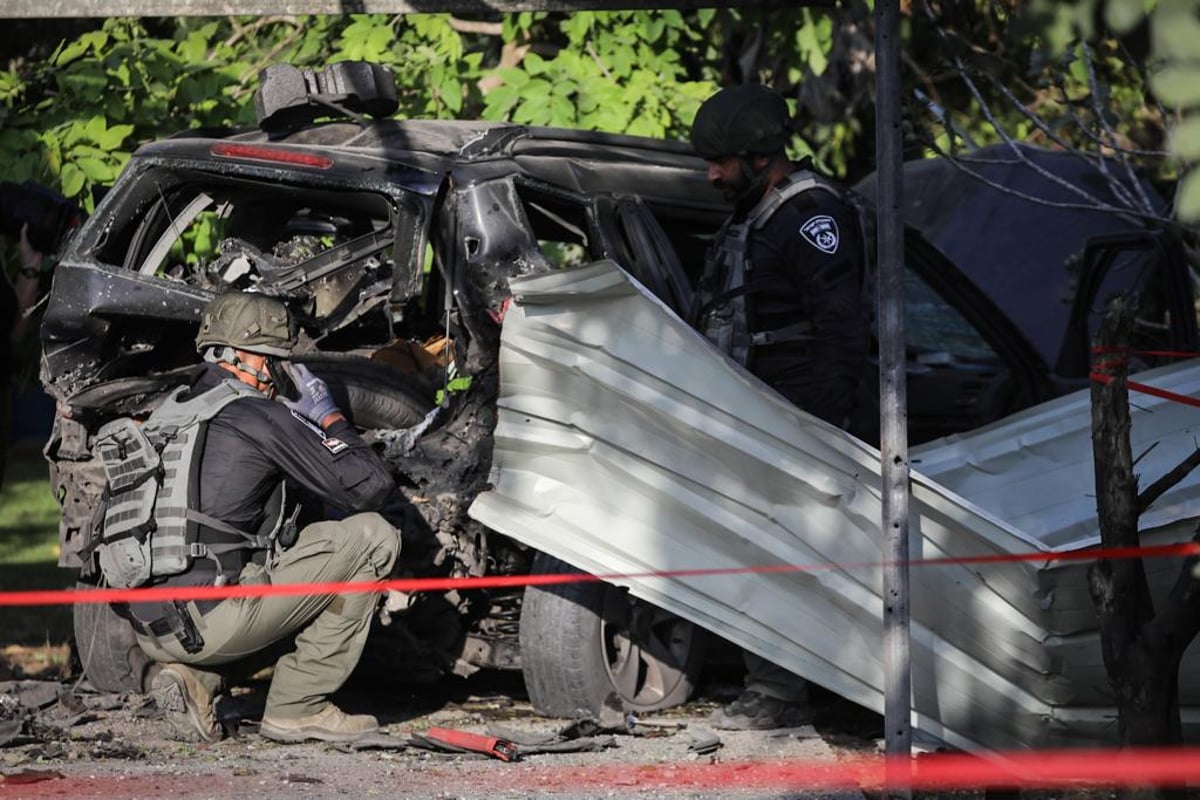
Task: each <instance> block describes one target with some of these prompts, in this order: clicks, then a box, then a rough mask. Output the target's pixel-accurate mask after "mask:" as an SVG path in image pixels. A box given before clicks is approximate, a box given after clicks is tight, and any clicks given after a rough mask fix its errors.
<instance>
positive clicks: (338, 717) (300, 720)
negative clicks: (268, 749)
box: [258, 703, 379, 742]
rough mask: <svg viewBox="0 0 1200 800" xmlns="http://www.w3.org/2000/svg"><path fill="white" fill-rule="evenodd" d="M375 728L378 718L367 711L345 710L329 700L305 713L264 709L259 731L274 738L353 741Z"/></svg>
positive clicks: (277, 740) (377, 727)
mask: <svg viewBox="0 0 1200 800" xmlns="http://www.w3.org/2000/svg"><path fill="white" fill-rule="evenodd" d="M378 730H379V722H378V721H377V720H376V719H375V718H374V717H372V716H371V715H370V714H347V713H346V712H344V711H342V710H341V709H340V708H338V707H337V706H335V705H334V704H333V703H330V704H329V705H327V706H325V708H323V709H321V710H320V711H318V712H317V713H315V714H309V715H308V716H305V717H276V716H273V715H272V714H271V713H270V712H267V713H265V714H263V718H262V727H260V728H259V729H258V732H259V733H261V734H262V735H263V736H265V737H266V738H268V739H272V740H274V741H276V742H303V741H307V740H308V739H319V740H320V741H323V742H352V741H354V740H355V739H361V738H362V737H364V736H366V735H367V734H371V733H375V732H376V731H378Z"/></svg>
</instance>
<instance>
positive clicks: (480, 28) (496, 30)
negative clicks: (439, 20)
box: [450, 17, 504, 36]
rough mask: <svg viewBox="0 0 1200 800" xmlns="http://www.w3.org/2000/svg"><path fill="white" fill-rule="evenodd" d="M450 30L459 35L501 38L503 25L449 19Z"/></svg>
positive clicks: (500, 23) (472, 20)
mask: <svg viewBox="0 0 1200 800" xmlns="http://www.w3.org/2000/svg"><path fill="white" fill-rule="evenodd" d="M450 29H451V30H454V31H458V32H459V33H478V34H482V35H484V36H503V35H504V23H502V22H483V21H482V20H474V19H459V18H458V17H450Z"/></svg>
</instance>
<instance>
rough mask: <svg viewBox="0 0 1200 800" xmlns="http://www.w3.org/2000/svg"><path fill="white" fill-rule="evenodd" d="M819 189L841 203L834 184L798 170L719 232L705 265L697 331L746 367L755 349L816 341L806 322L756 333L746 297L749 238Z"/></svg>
mask: <svg viewBox="0 0 1200 800" xmlns="http://www.w3.org/2000/svg"><path fill="white" fill-rule="evenodd" d="M809 189H820V190H823V191H826V192H831V193H832V194H833V195H834V196H836V197H838V198H841V197H842V193H841V192H840V191H838V189H837V188H836V187H835V186H834V185H833V184H832V183H830V182H829V181H826V180H825V179H823V178H821V177H820V176H818V175H816V174H814V173H813V172H810V171H809V170H806V169H799V170H796V171H794V172H792V173H791V174H789V175H788V176H787V177H786V178H784V179H783V180H782V181H780V182H779V184H777V185H776V186H774V187H773V188H772V189H771V190H770V191H769V192H767V193H766V195H764V196H763V199H762V200H759V201H758V204H757V205H755V206H754V208H752V209H750V213H749V214H747V215H746V218H745V219H743V220H742V221H741V222H739V223H736V224H734V223H733V221H732V220H730V221H727V222H726V223H725V224H724V225H723V226H722V227H721V229H720V230H719V231H718V232H717V236H716V239H715V240H714V241H713V244H712V246H711V247H710V248H709V251H708V255H707V258H706V259H705V262H704V276H703V277H702V279H701V281H700V290H699V312H698V320H697V325H696V327H697V328H698V329H699V330H700V331H701V332H702V333H703V334H704V335H705V336H706V337H707V338H708V340H709V341H711V342H712V343H713V344H714V345H716V347H717V348H718V349H719V350H721V352H723V353H725V354H727V355H729V356H730V357H732V358H733V359H734V360H735V361H737V362H738V363H739V364H741V365H743V366H745V365H746V364H747V362H748V361H749V358H750V348H751V347H753V346H755V345H765V344H774V343H776V342H799V341H805V340H807V339H810V338H811V337H812V330H813V327H812V321H811V320H801V321H799V322H796V323H793V324H791V325H787V326H785V327H783V328H779V329H777V330H773V331H751V330H750V314H749V308H748V307H747V295H749V294H752V293H753V292H754V286H753V281H752V265H751V264H750V258H749V252H748V251H749V239H750V236H751V234H752V233H753V232H754V231H757V230H761V229H762V228H763V227H764V226H765V225H766V224H767V223H768V222H769V221H770V220H771V217H772V216H774V215H775V212H776V211H778V210H779V209H780V208H782V207H783V204H784V203H786V202H787V201H789V200H791V199H792V198H793V197H795V196H796V195H798V194H800V193H801V192H806V191H808V190H809Z"/></svg>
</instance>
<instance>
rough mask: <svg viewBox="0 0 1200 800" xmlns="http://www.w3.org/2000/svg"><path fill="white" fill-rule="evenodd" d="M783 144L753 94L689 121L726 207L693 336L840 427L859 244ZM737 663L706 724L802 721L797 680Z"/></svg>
mask: <svg viewBox="0 0 1200 800" xmlns="http://www.w3.org/2000/svg"><path fill="white" fill-rule="evenodd" d="M790 135H791V120H790V115H789V113H788V108H787V103H786V102H785V101H784V99H783V97H782V96H780V95H779V94H778V93H777V92H775V91H773V90H771V89H768V88H767V87H765V86H761V85H756V84H747V85H742V86H732V87H728V88H725V89H722V90H721V91H719V92H717V93H716V94H715V95H713V96H712V97H710V98H709V99H708V100H706V101H705V102H704V104H703V105H702V106H701V107H700V110H699V111H698V112H697V113H696V119H695V122H694V123H693V125H692V145H693V146H694V147H695V149H696V152H697V153H699V154H700V155H701V156H702V157H703V158H704V159H706V160H707V161H708V179H709V181H710V182H711V183H712V184H713V185H714V186H715V187H716V188H717V189H719V190H720V191H721V193H722V194H723V195H724V196H725V199H726V200H729V201H730V202H732V203H733V214H732V216H731V217H730V218H729V220H727V221H726V223H725V225H724V226H723V227H722V228H721V230H720V231H719V232H718V233H717V236H716V238H715V240H714V242H713V245H712V247H711V249H710V250H709V254H708V258H707V260H706V263H705V268H704V275H703V277H702V278H701V281H700V287H699V292H698V296H699V308H698V310H697V315H696V327H697V328H698V329H699V330H700V331H702V332H703V333H704V334H705V336H707V337H708V338H709V339H710V340H711V341H712V342H713V343H714V344H715V345H716V346H717V347H718V348H720V349H721V350H722V351H723V352H725V353H726V354H728V355H729V356H731V357H732V358H733V359H734V360H736V361H737V362H738V363H740V364H742V365H743V366H745V367H746V368H747V369H749V370H750V371H751V372H752V373H754V374H755V375H757V376H758V377H759V378H761V379H762V380H763V381H764V382H766V383H767V384H768V385H769V386H771V387H772V388H773V389H775V390H776V391H777V392H779V393H780V394H782V395H783V396H784V397H786V398H787V399H788V400H790V401H791V402H793V403H794V404H796V405H797V406H798V407H799V408H801V409H803V410H804V411H807V412H808V413H809V414H812V415H813V416H816V417H819V418H821V419H823V420H825V421H826V422H828V423H831V424H833V425H837V426H838V427H841V428H845V427H846V426H847V425H848V424H849V421H850V419H849V418H850V414H851V412H852V411H853V406H854V397H855V393H856V390H857V387H858V384H859V381H860V379H861V377H862V373H863V370H864V368H865V366H866V357H867V346H868V337H869V324H868V320H867V314H866V306H865V303H864V302H863V301H864V296H863V280H864V273H865V271H866V270H865V264H866V260H865V254H864V250H863V248H864V244H863V236H862V232H861V229H860V225H859V221H858V214H857V211H856V210H855V208H854V207H853V206H852V205H851V204H850V203H849V202H848V201H847V200H846V199H845V197H844V195H843V193H842V191H841V190H839V189H838V188H837V187H836V186H834V185H833V184H832V183H830V182H829V181H827V180H825V179H824V178H822V177H820V176H818V175H816V174H815V173H814V172H812V165H811V162H810V161H809V160H807V159H806V160H805V161H804V162H801V163H793V162H791V161H789V160H788V158H787V155H786V153H785V147H786V145H787V142H788V139H789V138H790ZM745 659H746V667H747V676H746V688H745V691H744V692H743V693H742V695H741V696H740V697H739V698H738V699H737V700H735V701H734V702H733V703H731V704H730V705H728V706H726V707H725V708H722V709H718V710H717V711H716V712H714V714H713V716H712V719H711V722H712V724H713V725H714V726H716V727H718V728H723V729H726V730H747V729H756V730H762V729H769V728H779V727H790V726H795V725H801V724H804V723H806V722H809V721H811V719H812V716H813V715H812V711H811V708H810V706H809V704H808V686H807V684H806V683H805V681H804V680H803V679H802V678H800V677H799V676H797V675H794V674H792V673H790V672H788V671H787V670H784V669H783V668H782V667H779V666H777V665H775V664H772V663H771V662H769V661H766V660H765V659H762V658H760V657H758V656H756V655H753V654H751V653H746V654H745Z"/></svg>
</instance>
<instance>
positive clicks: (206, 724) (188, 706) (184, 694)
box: [150, 664, 221, 742]
mask: <svg viewBox="0 0 1200 800" xmlns="http://www.w3.org/2000/svg"><path fill="white" fill-rule="evenodd" d="M150 696H151V697H153V698H154V704H155V705H156V706H158V709H159V711H162V712H163V716H164V717H165V718H166V720H167V722H169V723H171V727H173V728H174V729H175V733H176V735H177V736H178V737H179V738H180V739H181V740H182V741H185V742H219V741H220V740H221V725H220V723H218V722H217V714H216V711H215V710H214V703H213V696H212V693H211V692H209V690H208V689H207V688H206V687H205V685H204V682H203V680H201V678H200V676H198V675H197V674H196V672H195V670H193V669H192V668H191V667H188V666H187V665H186V664H163V667H162V669H160V670H159V671H158V674H157V675H155V676H154V680H153V681H152V682H151V683H150Z"/></svg>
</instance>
